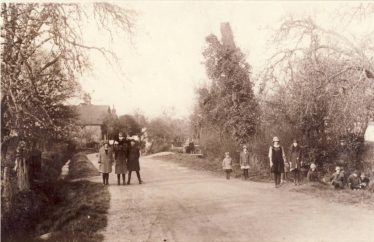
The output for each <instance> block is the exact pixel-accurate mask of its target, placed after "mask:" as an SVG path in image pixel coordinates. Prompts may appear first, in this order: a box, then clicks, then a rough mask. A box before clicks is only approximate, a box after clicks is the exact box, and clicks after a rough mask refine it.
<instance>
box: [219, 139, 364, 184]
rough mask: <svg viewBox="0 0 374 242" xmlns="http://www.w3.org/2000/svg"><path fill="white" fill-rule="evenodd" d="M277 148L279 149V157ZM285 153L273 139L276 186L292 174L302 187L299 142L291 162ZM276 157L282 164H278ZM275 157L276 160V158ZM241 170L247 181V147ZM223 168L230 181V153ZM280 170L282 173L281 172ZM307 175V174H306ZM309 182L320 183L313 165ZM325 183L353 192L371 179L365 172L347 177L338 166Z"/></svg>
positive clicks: (248, 161)
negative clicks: (347, 188) (346, 187)
mask: <svg viewBox="0 0 374 242" xmlns="http://www.w3.org/2000/svg"><path fill="white" fill-rule="evenodd" d="M277 147H279V155H277ZM284 153H285V152H284V151H283V147H281V146H279V139H278V138H277V137H274V138H273V145H272V146H271V147H270V149H269V159H270V167H271V171H272V172H273V173H274V177H275V178H274V179H275V186H276V187H279V185H280V183H283V182H284V181H285V180H287V179H288V174H289V173H292V175H293V181H294V184H295V185H301V170H302V169H301V168H302V165H303V164H302V162H301V149H300V147H299V146H298V142H297V140H293V143H292V144H291V147H290V149H289V160H288V161H287V160H286V157H285V154H284ZM276 156H279V157H278V159H279V160H280V161H281V162H277V159H276ZM274 157H275V158H274ZM239 163H240V168H241V170H242V171H243V177H244V179H245V180H247V179H248V171H249V168H250V155H249V152H248V149H247V146H245V145H244V146H243V151H242V152H241V153H240V162H239ZM222 168H223V170H224V172H225V173H226V179H230V174H231V172H232V158H231V157H230V153H229V152H225V157H224V159H223V161H222ZM279 170H280V171H279ZM304 174H305V173H304ZM281 175H282V176H281ZM306 177H307V181H308V182H320V181H321V180H320V177H319V173H318V171H317V166H316V164H314V163H311V164H310V166H309V169H308V172H307V176H306ZM321 182H323V183H325V184H326V183H329V184H331V185H332V186H334V187H335V188H336V189H343V188H344V187H345V186H348V187H349V188H350V189H352V190H358V189H365V188H367V187H368V185H369V182H370V180H369V178H368V177H367V176H366V175H365V173H364V172H361V174H360V176H359V175H358V171H354V172H353V173H352V174H350V175H349V176H348V177H347V176H346V174H345V172H344V169H343V168H342V167H339V166H337V167H336V168H335V173H334V174H333V175H332V176H331V178H330V179H329V180H328V181H326V180H325V179H322V181H321Z"/></svg>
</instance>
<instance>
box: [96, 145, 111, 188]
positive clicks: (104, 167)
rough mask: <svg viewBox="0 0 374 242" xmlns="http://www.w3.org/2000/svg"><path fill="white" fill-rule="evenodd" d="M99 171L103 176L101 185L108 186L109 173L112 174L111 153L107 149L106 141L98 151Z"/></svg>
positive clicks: (108, 148)
mask: <svg viewBox="0 0 374 242" xmlns="http://www.w3.org/2000/svg"><path fill="white" fill-rule="evenodd" d="M99 164H100V166H99V171H100V172H101V173H102V174H103V184H104V185H109V173H111V172H112V165H113V151H112V149H111V148H110V147H109V143H108V141H104V145H103V146H102V147H101V148H100V150H99Z"/></svg>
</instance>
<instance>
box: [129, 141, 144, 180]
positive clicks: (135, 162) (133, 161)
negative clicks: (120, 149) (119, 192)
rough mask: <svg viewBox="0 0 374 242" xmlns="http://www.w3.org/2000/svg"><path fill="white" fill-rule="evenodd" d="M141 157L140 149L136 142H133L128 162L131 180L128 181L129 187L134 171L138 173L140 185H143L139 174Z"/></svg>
mask: <svg viewBox="0 0 374 242" xmlns="http://www.w3.org/2000/svg"><path fill="white" fill-rule="evenodd" d="M139 157H140V151H139V147H138V145H137V144H136V142H135V140H131V142H130V149H129V156H128V162H127V169H128V170H129V178H128V180H127V185H130V181H131V172H133V171H135V172H136V176H137V177H138V181H139V184H142V183H143V182H142V179H140V173H139V171H140V165H139Z"/></svg>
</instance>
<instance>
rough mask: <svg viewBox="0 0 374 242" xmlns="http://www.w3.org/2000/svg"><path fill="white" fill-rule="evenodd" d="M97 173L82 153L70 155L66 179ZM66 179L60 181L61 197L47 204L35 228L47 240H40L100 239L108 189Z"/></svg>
mask: <svg viewBox="0 0 374 242" xmlns="http://www.w3.org/2000/svg"><path fill="white" fill-rule="evenodd" d="M97 175H99V173H98V171H97V170H96V169H95V167H94V166H93V165H92V164H91V162H90V161H89V160H88V159H87V156H86V155H85V154H84V153H78V154H76V155H74V156H73V158H72V160H71V162H70V165H69V174H68V176H67V178H68V179H77V178H85V177H90V176H97ZM68 179H66V180H64V181H61V182H60V184H59V189H58V191H57V196H58V197H59V198H61V199H60V201H59V202H58V203H56V204H54V205H53V206H50V207H49V209H48V212H47V213H46V216H45V217H44V219H43V222H42V223H40V224H39V225H38V227H37V231H39V234H46V236H45V237H46V238H47V239H45V240H43V241H61V242H65V241H66V242H68V241H102V240H103V236H102V235H101V234H99V233H98V231H99V230H101V229H103V228H104V227H105V226H106V225H107V218H106V214H107V211H108V209H109V202H110V194H109V191H108V188H107V187H104V186H103V185H102V184H101V183H94V182H90V181H85V180H80V181H69V180H68ZM36 241H41V240H40V239H36Z"/></svg>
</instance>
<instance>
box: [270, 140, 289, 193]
mask: <svg viewBox="0 0 374 242" xmlns="http://www.w3.org/2000/svg"><path fill="white" fill-rule="evenodd" d="M269 161H270V168H271V172H273V173H274V181H275V188H278V187H279V186H280V182H281V175H282V173H284V162H285V161H286V155H285V154H284V150H283V147H282V146H280V143H279V138H278V137H274V138H273V145H272V146H270V148H269Z"/></svg>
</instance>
